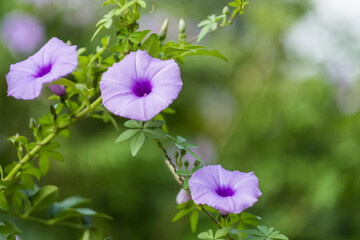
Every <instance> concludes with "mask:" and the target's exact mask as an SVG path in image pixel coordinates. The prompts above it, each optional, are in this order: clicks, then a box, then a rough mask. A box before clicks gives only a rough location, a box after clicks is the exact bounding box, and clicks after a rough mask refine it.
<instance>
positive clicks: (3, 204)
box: [0, 192, 9, 212]
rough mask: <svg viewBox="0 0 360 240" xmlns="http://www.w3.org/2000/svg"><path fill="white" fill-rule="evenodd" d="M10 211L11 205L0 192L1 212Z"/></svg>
mask: <svg viewBox="0 0 360 240" xmlns="http://www.w3.org/2000/svg"><path fill="white" fill-rule="evenodd" d="M8 211H9V204H8V202H7V200H6V198H5V195H4V194H3V193H2V192H0V212H8Z"/></svg>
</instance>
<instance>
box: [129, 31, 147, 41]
mask: <svg viewBox="0 0 360 240" xmlns="http://www.w3.org/2000/svg"><path fill="white" fill-rule="evenodd" d="M149 32H150V30H144V31H141V32H134V33H131V34H130V35H129V39H130V41H131V42H133V43H135V44H139V43H141V41H142V40H143V39H144V37H145V36H146V35H147V34H148V33H149Z"/></svg>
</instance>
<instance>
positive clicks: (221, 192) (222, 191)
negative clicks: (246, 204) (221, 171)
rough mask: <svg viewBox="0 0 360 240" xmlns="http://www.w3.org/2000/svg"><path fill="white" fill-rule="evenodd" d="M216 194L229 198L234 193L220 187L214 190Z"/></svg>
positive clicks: (231, 190)
mask: <svg viewBox="0 0 360 240" xmlns="http://www.w3.org/2000/svg"><path fill="white" fill-rule="evenodd" d="M216 193H217V194H218V195H219V196H220V197H231V196H233V195H234V194H235V191H234V190H233V189H232V188H230V187H221V186H220V187H218V188H217V189H216Z"/></svg>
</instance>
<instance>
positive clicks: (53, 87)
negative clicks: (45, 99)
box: [49, 85, 66, 96]
mask: <svg viewBox="0 0 360 240" xmlns="http://www.w3.org/2000/svg"><path fill="white" fill-rule="evenodd" d="M49 88H50V89H51V90H52V91H53V92H54V93H55V94H56V95H58V96H62V95H64V94H65V93H66V90H65V87H64V86H63V85H49Z"/></svg>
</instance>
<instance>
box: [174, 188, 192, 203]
mask: <svg viewBox="0 0 360 240" xmlns="http://www.w3.org/2000/svg"><path fill="white" fill-rule="evenodd" d="M190 199H191V197H190V196H189V194H188V193H187V192H186V191H185V190H184V189H183V188H182V189H180V191H179V193H178V194H177V196H176V203H177V204H179V205H180V204H182V203H186V202H188V201H189V200H190Z"/></svg>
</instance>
